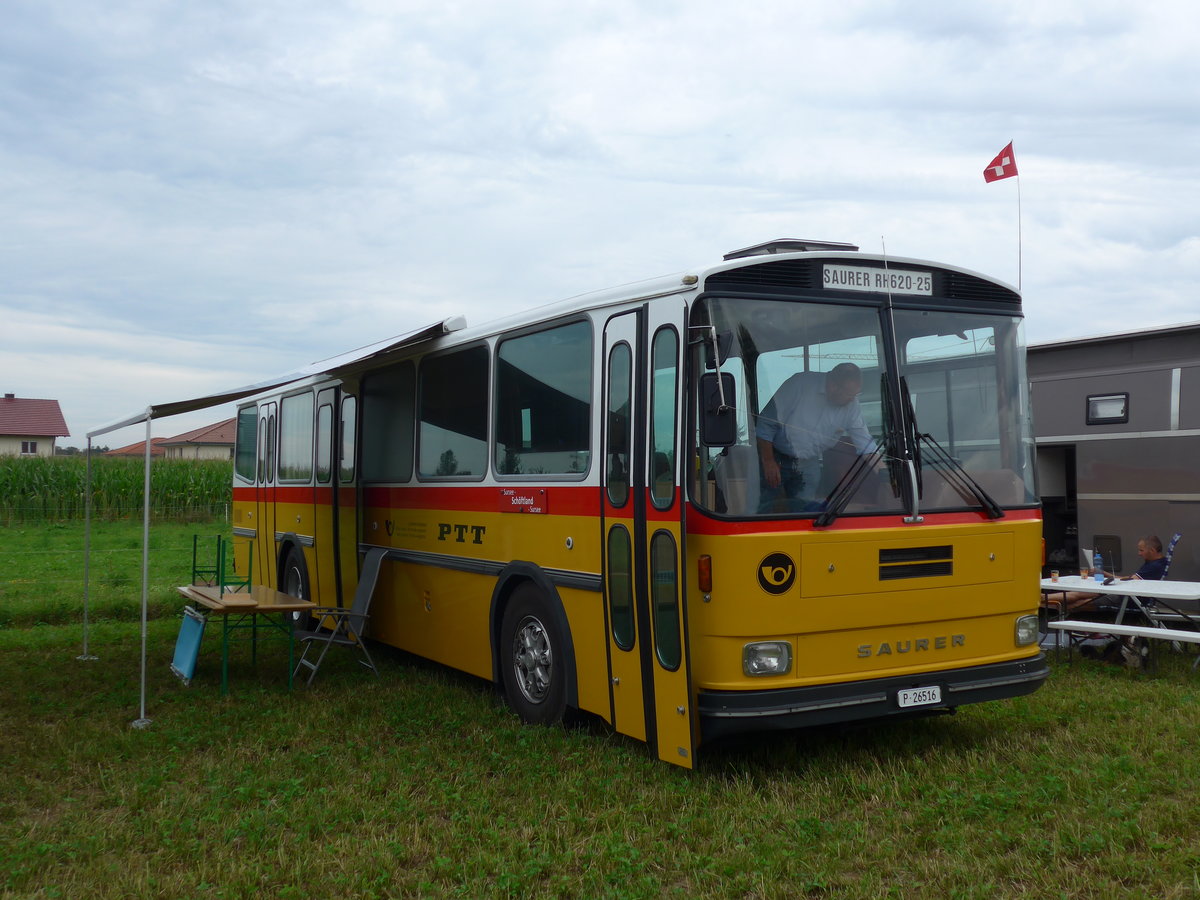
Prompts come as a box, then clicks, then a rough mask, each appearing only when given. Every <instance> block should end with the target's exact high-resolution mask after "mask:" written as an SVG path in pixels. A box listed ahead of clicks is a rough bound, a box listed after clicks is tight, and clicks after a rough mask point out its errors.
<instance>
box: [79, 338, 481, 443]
mask: <svg viewBox="0 0 1200 900" xmlns="http://www.w3.org/2000/svg"><path fill="white" fill-rule="evenodd" d="M466 324H467V321H466V319H464V318H463V317H462V316H451V317H450V318H448V319H443V320H442V321H440V322H435V323H433V324H432V325H425V326H423V327H421V328H417V329H414V330H413V331H410V332H407V333H406V334H401V335H397V336H396V337H390V338H387V339H385V340H382V341H377V342H376V343H374V344H368V345H367V346H365V347H359V348H358V349H357V350H350V351H348V352H346V353H341V354H338V355H337V356H331V357H329V358H328V359H323V360H320V361H319V362H315V363H312V364H311V365H307V366H305V367H304V368H302V369H297V370H296V371H295V372H289V373H288V374H286V375H278V376H276V377H274V378H268V379H267V380H266V381H259V382H256V383H254V384H246V385H242V386H241V387H236V388H231V389H229V390H226V391H220V392H219V393H216V394H206V395H205V396H202V397H193V398H191V399H188V400H174V401H171V402H169V403H155V404H151V405H150V406H148V407H146V409H145V410H143V411H142V412H139V413H134V414H133V415H131V416H128V417H127V418H124V419H121V420H120V421H119V422H113V423H111V424H109V425H105V426H104V427H102V428H97V429H96V430H95V431H89V432H88V435H87V436H88V438H89V439H90V438H94V437H97V436H99V435H102V434H108V433H109V432H110V431H116V430H118V429H120V428H125V427H127V426H129V425H136V424H137V423H139V422H145V421H148V420H149V419H162V418H165V417H167V416H176V415H179V414H180V413H186V412H193V411H195V410H198V409H207V408H208V407H210V406H220V405H221V404H222V403H232V402H234V401H235V400H241V399H242V398H243V397H251V396H253V395H254V394H261V393H262V392H263V391H269V390H271V389H272V388H278V387H283V386H284V385H286V384H291V383H292V382H294V381H300V380H301V379H303V378H310V377H312V376H313V375H338V374H344V373H347V372H351V371H355V370H358V369H362V368H365V366H364V363H366V362H368V361H372V360H375V359H377V358H378V357H381V356H385V355H387V354H389V353H393V352H395V351H397V350H400V349H402V348H404V347H411V346H412V345H413V344H419V343H421V342H422V341H428V340H431V339H433V338H435V337H440V336H441V335H443V334H450V333H451V332H453V331H459V330H461V329H462V328H465V327H466Z"/></svg>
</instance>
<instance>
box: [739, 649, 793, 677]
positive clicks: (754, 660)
mask: <svg viewBox="0 0 1200 900" xmlns="http://www.w3.org/2000/svg"><path fill="white" fill-rule="evenodd" d="M742 671H743V672H745V673H746V674H747V675H755V676H756V675H786V674H787V673H788V672H790V671H792V645H791V644H789V643H788V642H787V641H759V642H757V643H754V644H747V645H746V646H745V647H743V648H742Z"/></svg>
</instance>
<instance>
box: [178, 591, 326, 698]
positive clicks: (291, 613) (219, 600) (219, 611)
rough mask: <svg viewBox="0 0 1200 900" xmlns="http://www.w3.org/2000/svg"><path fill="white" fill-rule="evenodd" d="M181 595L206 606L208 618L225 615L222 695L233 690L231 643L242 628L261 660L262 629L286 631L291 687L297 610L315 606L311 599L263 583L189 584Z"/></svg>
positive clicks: (223, 625) (222, 631) (222, 637)
mask: <svg viewBox="0 0 1200 900" xmlns="http://www.w3.org/2000/svg"><path fill="white" fill-rule="evenodd" d="M177 590H178V591H179V593H180V594H182V595H183V596H184V597H186V598H187V599H188V600H190V601H192V602H193V603H196V604H199V605H200V606H201V607H202V608H203V609H204V615H205V617H209V616H219V617H220V618H221V694H222V695H225V694H228V693H229V643H230V639H231V638H232V637H233V636H234V635H235V634H236V633H237V632H239V631H249V632H250V640H251V647H252V649H251V654H252V658H253V659H254V660H256V661H257V659H258V632H259V631H260V630H269V631H272V632H276V631H277V632H282V633H283V634H285V635H286V636H287V644H288V688H289V689H290V688H291V686H292V674H293V670H294V669H295V653H296V651H295V642H294V641H293V640H292V631H293V624H294V621H295V614H296V613H303V612H305V611H307V610H310V609H315V608H316V604H315V603H313V602H312V601H311V600H301V599H300V598H299V597H293V596H291V595H290V594H285V593H283V592H281V591H276V590H273V589H272V588H268V587H264V586H262V585H254V586H253V587H250V588H249V589H246V590H237V591H229V590H225V589H222V588H221V587H219V586H211V585H196V584H185V585H182V586H180V587H179V588H178V589H177Z"/></svg>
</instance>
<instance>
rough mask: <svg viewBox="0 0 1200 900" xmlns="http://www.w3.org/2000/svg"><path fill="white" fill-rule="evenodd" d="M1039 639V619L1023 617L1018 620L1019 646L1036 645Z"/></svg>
mask: <svg viewBox="0 0 1200 900" xmlns="http://www.w3.org/2000/svg"><path fill="white" fill-rule="evenodd" d="M1037 639H1038V617H1037V616H1036V615H1033V616H1021V618H1019V619H1017V646H1018V647H1024V646H1026V645H1028V644H1036V643H1037Z"/></svg>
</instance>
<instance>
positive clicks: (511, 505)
mask: <svg viewBox="0 0 1200 900" xmlns="http://www.w3.org/2000/svg"><path fill="white" fill-rule="evenodd" d="M500 512H510V513H511V512H515V513H541V514H542V515H545V513H546V491H545V490H544V489H542V488H524V489H522V490H517V491H514V490H512V489H510V488H503V489H502V490H501V491H500Z"/></svg>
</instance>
